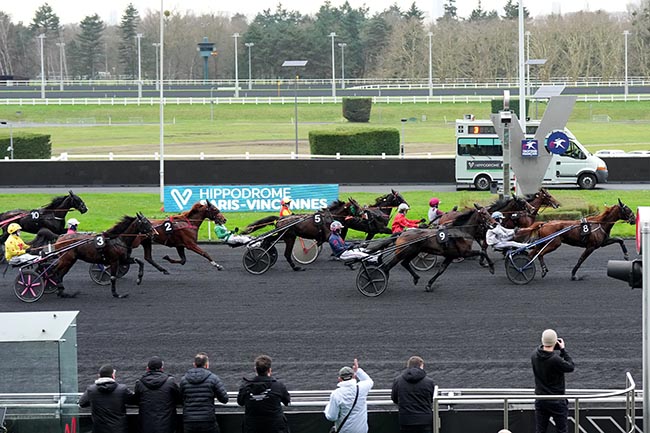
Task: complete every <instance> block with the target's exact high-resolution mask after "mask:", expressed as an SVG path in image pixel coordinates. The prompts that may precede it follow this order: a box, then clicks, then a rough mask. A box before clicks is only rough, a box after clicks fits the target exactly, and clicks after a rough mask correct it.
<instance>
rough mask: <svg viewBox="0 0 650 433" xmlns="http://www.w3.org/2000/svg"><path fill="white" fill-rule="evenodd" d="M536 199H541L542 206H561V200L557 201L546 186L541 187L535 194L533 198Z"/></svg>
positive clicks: (554, 207) (555, 207)
mask: <svg viewBox="0 0 650 433" xmlns="http://www.w3.org/2000/svg"><path fill="white" fill-rule="evenodd" d="M535 199H537V200H539V201H540V205H541V206H550V207H552V208H553V209H557V208H559V207H560V202H559V201H557V200H556V199H555V197H553V196H552V195H551V193H549V192H548V190H547V189H546V188H541V189H540V190H539V191H537V192H536V193H535V195H534V196H533V200H535Z"/></svg>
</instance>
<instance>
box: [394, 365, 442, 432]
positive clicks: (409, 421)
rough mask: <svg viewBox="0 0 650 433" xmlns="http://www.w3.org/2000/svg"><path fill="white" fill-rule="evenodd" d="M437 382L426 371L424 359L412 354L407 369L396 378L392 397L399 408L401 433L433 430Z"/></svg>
mask: <svg viewBox="0 0 650 433" xmlns="http://www.w3.org/2000/svg"><path fill="white" fill-rule="evenodd" d="M434 390H435V384H434V383H433V379H431V378H430V377H427V373H426V371H424V360H423V359H422V358H420V357H419V356H411V357H410V358H409V360H408V361H407V362H406V369H405V370H404V371H403V372H402V374H400V375H399V376H397V378H395V381H394V382H393V388H392V390H391V393H390V398H391V400H393V403H395V404H396V405H397V407H398V409H399V430H400V432H401V433H407V432H408V433H415V432H420V433H429V432H431V431H433V393H434Z"/></svg>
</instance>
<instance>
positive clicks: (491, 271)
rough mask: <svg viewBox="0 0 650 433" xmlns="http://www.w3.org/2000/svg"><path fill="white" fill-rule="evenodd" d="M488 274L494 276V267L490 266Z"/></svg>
mask: <svg viewBox="0 0 650 433" xmlns="http://www.w3.org/2000/svg"><path fill="white" fill-rule="evenodd" d="M490 273H491V274H492V275H494V266H490Z"/></svg>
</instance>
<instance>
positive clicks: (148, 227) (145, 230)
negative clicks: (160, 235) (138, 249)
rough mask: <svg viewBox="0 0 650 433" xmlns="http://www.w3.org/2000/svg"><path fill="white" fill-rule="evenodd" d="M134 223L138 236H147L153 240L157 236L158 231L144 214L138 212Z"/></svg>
mask: <svg viewBox="0 0 650 433" xmlns="http://www.w3.org/2000/svg"><path fill="white" fill-rule="evenodd" d="M134 223H135V229H136V230H137V232H138V234H141V235H145V236H147V237H148V238H152V237H153V236H154V235H155V234H156V229H155V228H154V227H153V224H151V221H149V219H148V218H147V217H145V216H144V215H142V213H140V212H138V213H136V214H135V221H134Z"/></svg>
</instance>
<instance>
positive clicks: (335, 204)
mask: <svg viewBox="0 0 650 433" xmlns="http://www.w3.org/2000/svg"><path fill="white" fill-rule="evenodd" d="M343 205H345V202H344V201H341V200H339V199H336V200H334V201H333V202H332V203H330V204H329V206H327V207H326V208H323V209H321V210H332V209H336V208H337V207H339V206H343Z"/></svg>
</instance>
